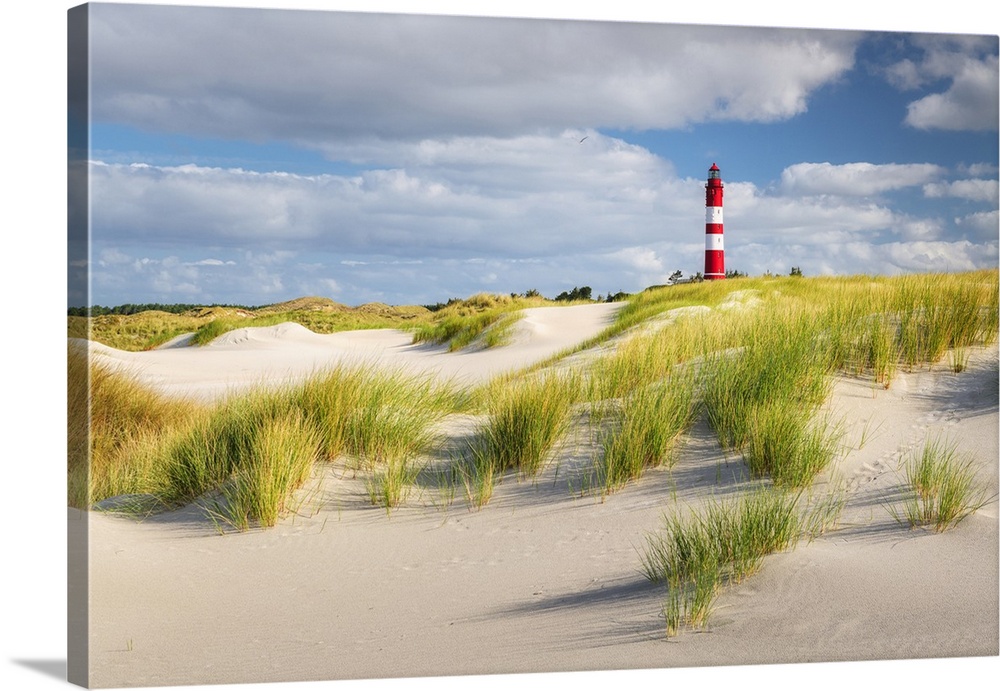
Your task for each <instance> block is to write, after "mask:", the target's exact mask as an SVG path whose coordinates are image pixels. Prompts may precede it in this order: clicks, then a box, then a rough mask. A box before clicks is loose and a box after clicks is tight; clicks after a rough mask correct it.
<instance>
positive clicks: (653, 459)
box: [597, 368, 698, 493]
mask: <svg viewBox="0 0 1000 691" xmlns="http://www.w3.org/2000/svg"><path fill="white" fill-rule="evenodd" d="M697 389H698V379H697V371H696V370H694V369H692V368H677V369H676V370H675V371H674V372H673V373H672V374H671V376H669V377H667V378H665V379H663V380H662V381H658V382H655V383H653V384H649V385H647V386H643V387H642V388H639V389H637V390H636V391H634V392H633V393H631V394H629V395H627V396H626V397H625V398H624V399H623V400H622V401H621V402H620V403H619V404H618V406H617V407H616V408H614V409H613V410H614V412H613V413H612V414H611V416H610V417H611V421H610V430H609V431H607V432H606V433H605V434H604V436H603V438H602V441H601V446H602V451H603V453H602V454H601V456H600V458H599V460H598V463H597V469H598V480H599V481H600V482H601V484H602V485H603V487H604V491H605V492H606V493H611V492H613V491H615V490H617V489H620V488H621V487H623V486H625V485H626V484H627V483H629V482H631V481H634V480H638V479H639V478H640V477H642V474H643V473H644V472H645V471H646V470H647V469H648V468H656V467H659V466H662V465H666V466H667V467H671V466H672V465H673V463H674V461H675V460H676V452H677V449H678V445H679V441H680V438H681V435H682V434H684V432H686V431H687V430H688V428H689V427H690V426H691V424H692V422H693V421H694V418H695V414H696V412H697V405H698V399H697Z"/></svg>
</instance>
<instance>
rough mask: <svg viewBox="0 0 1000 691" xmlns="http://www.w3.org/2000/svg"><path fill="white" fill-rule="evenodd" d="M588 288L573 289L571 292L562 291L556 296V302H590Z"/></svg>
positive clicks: (589, 290)
mask: <svg viewBox="0 0 1000 691" xmlns="http://www.w3.org/2000/svg"><path fill="white" fill-rule="evenodd" d="M591 292H592V291H591V289H590V286H582V287H579V288H577V287H574V288H573V290H570V291H568V292H567V291H565V290H564V291H563V292H561V293H559V294H558V295H556V302H570V301H572V300H591V299H593V298H591V297H590V296H591Z"/></svg>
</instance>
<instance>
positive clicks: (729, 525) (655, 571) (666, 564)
mask: <svg viewBox="0 0 1000 691" xmlns="http://www.w3.org/2000/svg"><path fill="white" fill-rule="evenodd" d="M797 502H798V496H797V495H794V494H787V493H785V492H781V491H777V490H773V489H766V488H758V489H756V490H754V491H752V492H750V493H748V494H746V495H744V496H742V497H740V498H738V499H732V500H728V501H711V502H710V503H709V504H708V505H707V506H706V507H705V509H704V510H703V511H701V512H692V513H691V514H689V515H687V516H684V515H682V514H679V513H673V514H668V515H666V516H665V517H664V522H663V528H662V530H660V531H659V532H656V533H652V534H649V535H647V536H646V549H645V551H644V552H642V553H641V555H640V556H641V566H642V571H643V573H644V574H645V576H646V578H648V579H649V580H650V581H652V582H654V583H662V584H665V585H666V586H667V589H668V595H667V599H666V601H665V603H664V608H663V613H664V616H665V617H666V622H667V635H668V636H671V635H674V634H676V633H677V631H678V630H679V628H680V627H681V626H685V625H686V626H693V627H704V626H705V625H706V624H707V622H708V619H709V617H710V615H711V613H712V607H713V604H714V601H715V598H716V597H717V595H718V593H719V592H720V590H721V588H722V587H723V586H725V585H727V584H730V583H739V582H741V581H742V580H744V579H745V578H747V577H748V576H751V575H752V574H754V573H756V572H757V571H758V570H759V569H760V567H761V564H762V562H763V560H764V557H765V556H767V555H768V554H771V553H773V552H778V551H782V550H785V549H788V548H790V547H792V546H794V545H795V543H796V542H797V541H798V539H799V537H800V535H801V532H802V521H801V518H800V516H799V513H798V510H797Z"/></svg>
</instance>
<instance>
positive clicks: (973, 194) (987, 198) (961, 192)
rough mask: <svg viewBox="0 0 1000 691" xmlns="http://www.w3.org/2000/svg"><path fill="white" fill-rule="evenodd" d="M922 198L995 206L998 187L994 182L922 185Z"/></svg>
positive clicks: (965, 181) (978, 181) (956, 182)
mask: <svg viewBox="0 0 1000 691" xmlns="http://www.w3.org/2000/svg"><path fill="white" fill-rule="evenodd" d="M924 196H926V197H931V198H939V197H957V198H959V199H968V200H970V201H975V202H988V203H992V204H997V202H998V201H1000V185H998V184H997V181H996V180H956V181H954V182H939V183H930V184H927V185H924Z"/></svg>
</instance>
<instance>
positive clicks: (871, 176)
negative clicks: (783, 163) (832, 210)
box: [781, 163, 945, 197]
mask: <svg viewBox="0 0 1000 691" xmlns="http://www.w3.org/2000/svg"><path fill="white" fill-rule="evenodd" d="M944 173H945V170H944V168H942V167H941V166H938V165H934V164H931V163H908V164H897V163H887V164H874V163H844V164H840V165H834V164H831V163H796V164H795V165H792V166H789V167H787V168H785V170H784V171H782V173H781V187H782V191H783V192H784V193H786V194H834V195H846V196H857V197H867V196H873V195H878V194H881V193H883V192H888V191H891V190H898V189H903V188H905V187H913V186H917V185H924V184H926V183H928V182H929V181H931V180H934V179H935V178H938V177H940V176H942V175H943V174H944Z"/></svg>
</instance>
